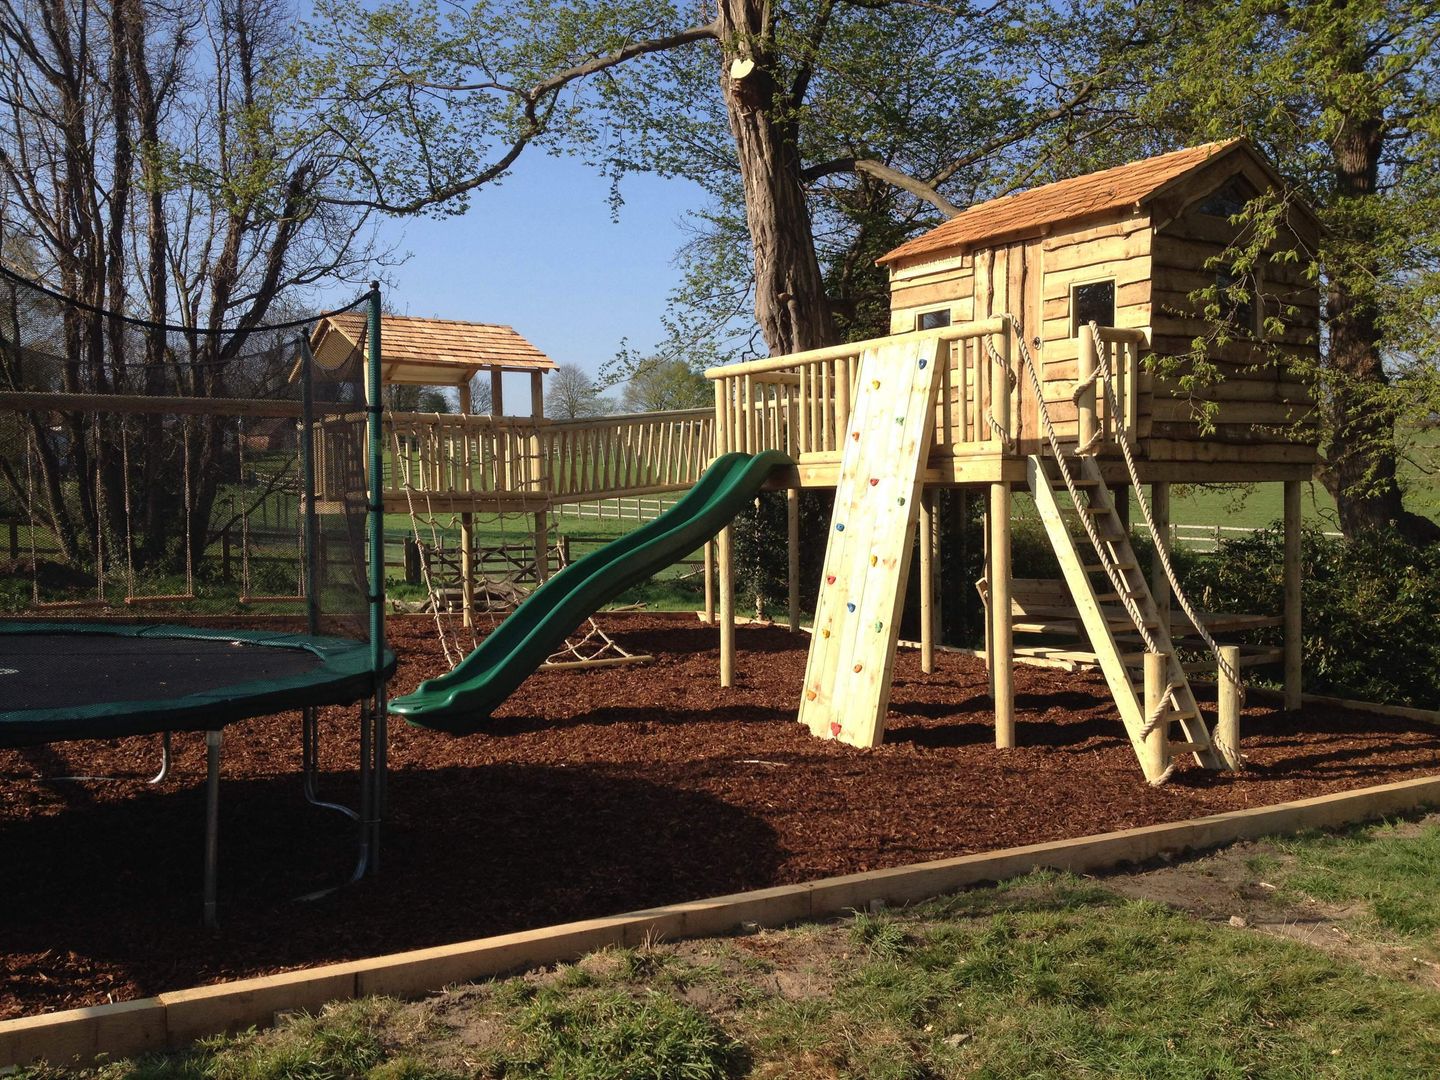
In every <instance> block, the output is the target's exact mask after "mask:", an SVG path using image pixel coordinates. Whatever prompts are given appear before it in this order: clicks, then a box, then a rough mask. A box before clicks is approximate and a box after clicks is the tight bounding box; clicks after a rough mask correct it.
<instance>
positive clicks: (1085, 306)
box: [1070, 281, 1115, 337]
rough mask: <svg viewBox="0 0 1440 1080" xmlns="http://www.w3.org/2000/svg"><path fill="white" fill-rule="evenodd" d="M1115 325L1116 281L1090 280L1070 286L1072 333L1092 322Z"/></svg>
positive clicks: (1076, 333)
mask: <svg viewBox="0 0 1440 1080" xmlns="http://www.w3.org/2000/svg"><path fill="white" fill-rule="evenodd" d="M1092 322H1093V323H1099V324H1100V325H1101V326H1114V325H1115V282H1114V281H1089V282H1086V283H1085V284H1084V285H1072V286H1071V287H1070V335H1071V336H1072V337H1074V336H1076V335H1078V334H1079V333H1080V328H1081V327H1082V326H1089V325H1090V324H1091V323H1092Z"/></svg>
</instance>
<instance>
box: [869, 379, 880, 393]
mask: <svg viewBox="0 0 1440 1080" xmlns="http://www.w3.org/2000/svg"><path fill="white" fill-rule="evenodd" d="M870 389H872V390H879V389H880V380H879V379H871V380H870Z"/></svg>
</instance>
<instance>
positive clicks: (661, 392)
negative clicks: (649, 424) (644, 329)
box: [620, 360, 715, 412]
mask: <svg viewBox="0 0 1440 1080" xmlns="http://www.w3.org/2000/svg"><path fill="white" fill-rule="evenodd" d="M714 401H715V392H714V391H713V390H712V389H711V388H710V383H709V381H708V380H707V379H706V378H705V376H704V375H701V374H700V373H699V372H698V371H695V370H694V369H693V368H691V367H690V365H689V364H687V363H685V361H683V360H661V361H658V362H654V363H650V364H647V365H643V366H642V367H641V368H640V369H639V370H638V371H636V372H635V374H634V375H632V376H631V377H630V381H629V382H628V383H626V384H625V390H624V392H623V394H622V395H621V398H620V403H621V406H622V407H623V408H624V409H625V411H626V412H664V411H666V410H669V409H703V408H705V407H707V406H709V405H712V404H713V403H714Z"/></svg>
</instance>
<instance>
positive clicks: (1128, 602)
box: [1007, 316, 1180, 787]
mask: <svg viewBox="0 0 1440 1080" xmlns="http://www.w3.org/2000/svg"><path fill="white" fill-rule="evenodd" d="M1007 318H1009V319H1010V321H1011V322H1012V323H1013V322H1014V318H1013V316H1007ZM1091 327H1092V329H1094V328H1095V324H1094V323H1091ZM1095 333H1096V340H1097V342H1098V340H1099V333H1098V330H1096V331H1095ZM1015 341H1016V343H1017V345H1018V346H1019V348H1020V359H1021V366H1022V367H1023V368H1024V369H1025V371H1026V373H1027V374H1028V376H1029V378H1030V385H1031V389H1032V390H1033V391H1034V393H1035V401H1036V406H1037V409H1036V411H1037V413H1038V415H1039V418H1040V425H1041V429H1042V430H1043V431H1044V433H1045V440H1046V442H1048V443H1049V444H1050V450H1051V453H1052V454H1053V455H1054V457H1055V463H1056V465H1057V466H1058V467H1059V470H1060V477H1061V479H1062V480H1063V481H1064V482H1065V488H1066V490H1067V491H1068V492H1069V493H1070V500H1071V502H1072V503H1073V504H1074V506H1075V508H1076V510H1077V511H1078V512H1079V513H1078V516H1079V518H1080V524H1081V526H1082V527H1083V528H1084V530H1085V534H1086V536H1087V537H1088V539H1089V540H1090V544H1091V546H1092V547H1094V549H1095V552H1096V554H1097V555H1098V556H1099V558H1100V566H1101V568H1102V569H1103V570H1104V571H1105V576H1106V578H1107V579H1108V580H1109V582H1110V585H1111V588H1112V590H1113V591H1114V593H1115V595H1116V596H1118V597H1119V598H1120V603H1121V605H1122V606H1123V607H1124V609H1125V613H1126V615H1127V616H1128V617H1129V619H1130V621H1131V623H1133V624H1134V626H1135V629H1136V631H1137V632H1138V633H1139V635H1140V638H1141V640H1142V641H1143V642H1144V643H1145V649H1146V651H1147V652H1152V653H1158V652H1161V651H1162V650H1161V648H1160V643H1159V640H1158V639H1157V638H1156V636H1155V635H1154V634H1153V633H1152V632H1151V629H1150V627H1149V626H1147V625H1146V624H1145V615H1144V613H1143V612H1142V611H1141V610H1140V606H1139V605H1138V604H1136V603H1135V599H1134V597H1133V596H1132V595H1131V593H1130V583H1129V582H1128V581H1126V580H1125V576H1124V574H1123V573H1121V571H1120V568H1119V566H1118V565H1117V564H1116V562H1115V560H1114V556H1113V554H1112V553H1111V550H1110V547H1109V543H1110V542H1109V541H1105V540H1103V538H1102V537H1101V536H1100V534H1099V532H1098V530H1097V529H1096V527H1095V522H1094V521H1093V519H1092V515H1090V514H1087V513H1085V512H1084V511H1083V510H1082V509H1081V506H1080V491H1079V488H1078V486H1077V485H1076V483H1075V478H1074V476H1073V475H1072V474H1071V472H1070V467H1069V465H1068V464H1067V463H1066V459H1065V455H1064V453H1063V452H1062V449H1061V444H1060V436H1059V434H1058V433H1057V432H1056V431H1055V425H1054V423H1053V422H1052V421H1051V419H1050V410H1049V409H1048V408H1047V407H1046V404H1045V392H1044V384H1043V383H1042V381H1041V378H1040V373H1039V370H1038V368H1037V366H1036V364H1035V360H1034V358H1033V357H1032V356H1031V355H1030V349H1029V347H1028V346H1027V345H1026V344H1025V337H1024V335H1023V334H1019V333H1017V334H1016V335H1015ZM1105 370H1106V368H1105V359H1104V354H1103V352H1102V354H1101V356H1100V358H1099V360H1098V362H1097V364H1096V373H1097V377H1098V378H1100V379H1101V381H1102V383H1103V384H1104V385H1105V386H1106V389H1107V390H1109V389H1110V385H1109V380H1108V378H1106V377H1105V375H1104V372H1105ZM1116 432H1117V434H1118V435H1119V439H1120V444H1121V446H1122V447H1127V450H1126V454H1127V458H1126V460H1127V463H1128V464H1129V465H1130V467H1131V479H1132V482H1134V486H1135V489H1136V491H1137V492H1138V491H1139V490H1140V485H1139V482H1138V479H1137V478H1136V475H1135V472H1134V468H1133V464H1134V463H1133V461H1131V460H1130V458H1129V451H1128V438H1129V433H1128V432H1126V431H1125V429H1124V426H1123V425H1122V424H1120V423H1118V422H1117V423H1116ZM1092 441H1093V440H1092ZM1141 505H1142V507H1143V506H1144V503H1143V500H1142V504H1141ZM1146 513H1147V521H1148V520H1149V517H1148V508H1147V510H1146ZM1156 546H1157V550H1159V549H1160V545H1159V544H1157V545H1156ZM1179 686H1180V684H1178V683H1176V682H1174V681H1173V680H1172V681H1170V682H1168V683H1167V684H1166V687H1165V692H1164V693H1162V694H1161V695H1160V698H1159V701H1158V702H1157V703H1156V706H1155V708H1154V709H1152V710H1150V711H1149V713H1148V714H1147V715H1146V717H1145V722H1144V724H1143V725H1142V727H1141V729H1140V738H1141V739H1145V738H1147V737H1149V735H1150V734H1152V733H1153V732H1154V731H1155V729H1156V728H1157V727H1158V726H1159V725H1160V724H1161V722H1162V720H1163V718H1164V715H1165V710H1166V708H1167V707H1168V706H1169V705H1170V704H1171V703H1174V704H1177V705H1178V702H1174V696H1175V691H1176V690H1177V689H1179ZM1174 769H1175V765H1174V762H1171V764H1170V766H1169V767H1168V768H1166V770H1165V771H1164V772H1163V773H1161V774H1160V775H1159V776H1158V777H1156V778H1155V779H1154V780H1152V781H1151V784H1153V785H1155V786H1157V787H1158V786H1159V785H1161V784H1163V783H1165V782H1166V781H1167V780H1169V779H1170V777H1171V775H1172V774H1173V773H1174Z"/></svg>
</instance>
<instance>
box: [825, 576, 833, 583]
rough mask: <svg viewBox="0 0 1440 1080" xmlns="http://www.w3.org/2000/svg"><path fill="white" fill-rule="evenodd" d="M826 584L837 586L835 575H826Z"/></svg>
mask: <svg viewBox="0 0 1440 1080" xmlns="http://www.w3.org/2000/svg"><path fill="white" fill-rule="evenodd" d="M825 584H826V585H834V584H835V575H834V574H826V575H825Z"/></svg>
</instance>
